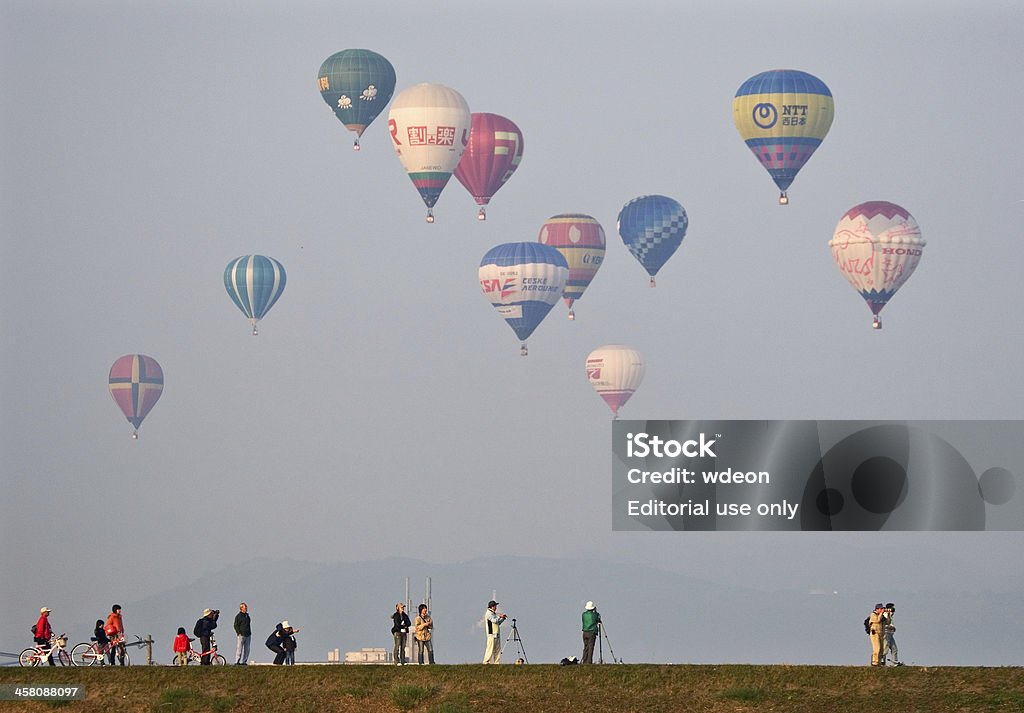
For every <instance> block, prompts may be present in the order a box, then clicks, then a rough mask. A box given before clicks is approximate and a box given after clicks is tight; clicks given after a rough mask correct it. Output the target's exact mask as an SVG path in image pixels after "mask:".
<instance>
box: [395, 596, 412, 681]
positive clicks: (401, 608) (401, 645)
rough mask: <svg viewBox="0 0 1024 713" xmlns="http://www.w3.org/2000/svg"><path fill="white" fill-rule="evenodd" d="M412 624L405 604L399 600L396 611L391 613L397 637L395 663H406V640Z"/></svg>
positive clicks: (401, 664) (400, 664)
mask: <svg viewBox="0 0 1024 713" xmlns="http://www.w3.org/2000/svg"><path fill="white" fill-rule="evenodd" d="M411 626H412V622H411V621H409V615H408V614H406V613H405V605H404V604H402V602H398V604H396V605H395V613H394V614H392V615H391V633H392V634H393V635H394V637H395V664H396V665H398V666H404V665H405V642H406V640H407V638H408V636H409V628H410V627H411Z"/></svg>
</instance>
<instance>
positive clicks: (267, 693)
mask: <svg viewBox="0 0 1024 713" xmlns="http://www.w3.org/2000/svg"><path fill="white" fill-rule="evenodd" d="M0 683H3V684H36V685H38V684H43V685H53V684H58V683H63V684H76V685H84V686H85V688H86V691H87V699H86V700H85V701H73V702H65V703H53V702H42V701H36V702H26V701H21V702H16V703H14V702H0V710H2V711H7V710H12V711H14V710H16V711H19V712H22V711H24V712H25V713H28V712H29V711H51V710H54V709H65V710H69V711H70V710H74V711H97V712H99V711H103V712H104V713H108V712H109V711H111V710H117V711H140V712H141V711H144V712H146V713H179V712H182V713H183V712H191V711H197V712H198V711H204V712H205V711H215V712H220V713H231V712H237V713H249V712H250V711H252V712H256V711H259V712H260V713H262V712H263V711H272V712H273V713H306V712H308V713H312V712H313V711H388V712H394V711H417V712H419V711H422V712H423V713H490V712H497V711H521V712H522V713H534V712H544V711H577V710H587V711H594V712H601V711H609V712H615V713H621V712H623V711H637V712H640V711H642V712H643V713H658V712H659V711H661V712H664V713H672V712H675V711H691V710H692V711H712V712H719V711H721V712H725V711H730V712H733V711H795V712H800V711H807V713H822V712H823V711H824V712H825V713H837V712H839V711H851V712H854V713H877V712H878V710H879V709H884V710H887V711H899V712H900V713H913V712H915V711H919V712H920V713H934V712H936V711H1007V712H1008V713H1009V712H1012V713H1020V711H1022V710H1024V669H1022V668H952V667H950V668H920V667H909V666H907V667H903V668H888V669H872V668H870V667H866V666H864V667H857V668H852V667H841V666H742V665H728V666H658V665H619V666H616V665H604V666H557V665H529V666H479V665H462V666H430V667H426V666H424V667H419V666H406V667H403V668H399V667H395V666H295V667H279V666H278V667H274V666H248V667H244V668H243V667H235V666H229V667H226V668H212V667H209V668H208V667H203V668H200V667H199V666H190V667H188V668H187V669H176V668H171V667H157V666H154V667H145V666H133V667H129V668H125V669H121V668H112V669H111V668H88V669H83V668H71V669H64V668H49V667H44V668H41V669H23V668H17V667H15V668H9V667H8V668H3V669H0Z"/></svg>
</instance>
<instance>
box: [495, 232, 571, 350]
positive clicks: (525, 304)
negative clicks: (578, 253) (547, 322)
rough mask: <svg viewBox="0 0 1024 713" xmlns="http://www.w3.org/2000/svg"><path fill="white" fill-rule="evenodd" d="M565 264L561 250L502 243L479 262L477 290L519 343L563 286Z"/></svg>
mask: <svg viewBox="0 0 1024 713" xmlns="http://www.w3.org/2000/svg"><path fill="white" fill-rule="evenodd" d="M568 275H569V265H568V264H567V263H566V262H565V258H564V257H562V253H560V252H558V251H557V250H555V249H554V248H552V247H548V246H547V245H542V244H541V243H504V244H502V245H496V246H495V247H493V248H491V249H490V250H488V251H487V254H486V255H484V257H483V260H481V261H480V271H479V276H480V289H481V290H482V291H483V294H484V297H486V298H487V299H488V300H489V301H490V303H491V304H492V305H493V306H494V308H495V309H496V310H498V314H500V315H501V316H502V317H504V319H505V321H506V322H508V326H510V327H511V328H512V330H513V331H514V332H515V333H516V336H518V337H519V339H520V340H521V341H522V342H523V346H522V348H521V349H520V354H522V355H523V356H526V354H527V351H526V340H527V339H528V338H529V336H530V335H531V334H533V330H535V329H536V328H537V325H539V324H540V323H541V321H543V319H544V317H546V316H547V314H548V312H550V311H551V307H552V306H554V304H555V303H556V302H558V300H559V298H560V297H561V296H562V291H563V290H564V289H565V280H566V278H567V277H568Z"/></svg>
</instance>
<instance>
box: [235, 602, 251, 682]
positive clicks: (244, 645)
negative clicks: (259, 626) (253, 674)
mask: <svg viewBox="0 0 1024 713" xmlns="http://www.w3.org/2000/svg"><path fill="white" fill-rule="evenodd" d="M235 636H237V637H238V645H237V646H235V664H237V665H238V666H245V665H247V664H248V663H249V644H250V642H251V641H252V621H251V620H250V619H249V606H248V605H247V604H246V603H245V602H242V603H241V604H239V605H238V613H237V614H235Z"/></svg>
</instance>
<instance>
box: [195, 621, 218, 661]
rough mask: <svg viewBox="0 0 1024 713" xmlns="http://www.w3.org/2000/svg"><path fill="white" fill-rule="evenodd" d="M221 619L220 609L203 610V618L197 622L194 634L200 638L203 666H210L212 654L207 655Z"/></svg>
mask: <svg viewBox="0 0 1024 713" xmlns="http://www.w3.org/2000/svg"><path fill="white" fill-rule="evenodd" d="M219 618H220V609H203V616H202V618H200V619H199V620H198V621H197V622H196V628H195V631H194V632H193V633H195V635H196V636H198V637H199V645H200V646H201V647H202V650H203V652H204V653H203V657H202V660H201V661H200V662H199V664H200V665H201V666H209V665H210V654H208V653H205V652H207V651H209V650H210V641H211V639H212V638H213V630H214V629H216V628H217V619H219Z"/></svg>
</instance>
